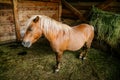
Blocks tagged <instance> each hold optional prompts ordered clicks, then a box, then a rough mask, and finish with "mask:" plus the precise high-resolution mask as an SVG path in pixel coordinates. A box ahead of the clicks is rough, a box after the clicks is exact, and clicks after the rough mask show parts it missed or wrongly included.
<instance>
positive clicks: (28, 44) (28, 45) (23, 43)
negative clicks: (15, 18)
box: [22, 41, 31, 48]
mask: <svg viewBox="0 0 120 80" xmlns="http://www.w3.org/2000/svg"><path fill="white" fill-rule="evenodd" d="M22 45H23V46H24V47H28V48H29V47H30V46H31V43H30V41H28V42H25V41H23V42H22Z"/></svg>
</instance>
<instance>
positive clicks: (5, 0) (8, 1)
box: [0, 0, 12, 4]
mask: <svg viewBox="0 0 120 80" xmlns="http://www.w3.org/2000/svg"><path fill="white" fill-rule="evenodd" d="M0 3H5V4H11V3H12V2H11V0H0Z"/></svg>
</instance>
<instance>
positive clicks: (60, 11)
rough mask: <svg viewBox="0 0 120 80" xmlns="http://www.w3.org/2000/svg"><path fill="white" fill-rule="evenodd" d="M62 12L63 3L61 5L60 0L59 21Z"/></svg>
mask: <svg viewBox="0 0 120 80" xmlns="http://www.w3.org/2000/svg"><path fill="white" fill-rule="evenodd" d="M61 14H62V5H61V0H60V2H59V14H58V15H59V21H61Z"/></svg>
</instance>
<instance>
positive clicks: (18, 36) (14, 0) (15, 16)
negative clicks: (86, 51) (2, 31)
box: [12, 0, 21, 42]
mask: <svg viewBox="0 0 120 80" xmlns="http://www.w3.org/2000/svg"><path fill="white" fill-rule="evenodd" d="M12 1H13V13H14V20H15V30H16V39H17V41H18V42H19V41H20V40H21V35H20V27H19V22H18V20H19V19H18V8H17V7H18V5H17V0H12Z"/></svg>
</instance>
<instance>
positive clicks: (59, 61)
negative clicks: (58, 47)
mask: <svg viewBox="0 0 120 80" xmlns="http://www.w3.org/2000/svg"><path fill="white" fill-rule="evenodd" d="M62 54H63V52H57V53H56V66H55V72H58V71H59V70H60V63H61V58H62Z"/></svg>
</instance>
